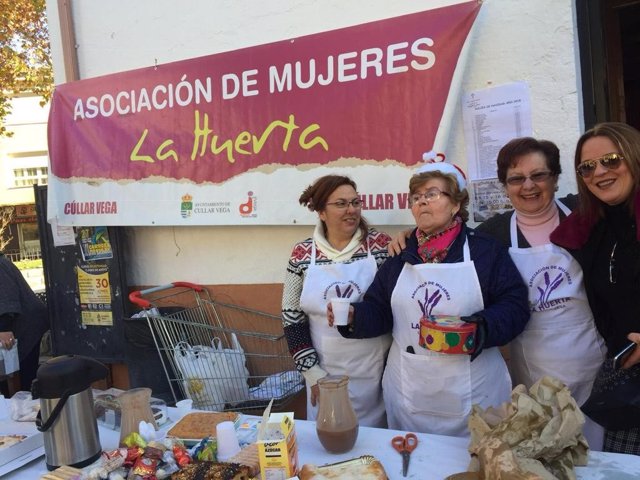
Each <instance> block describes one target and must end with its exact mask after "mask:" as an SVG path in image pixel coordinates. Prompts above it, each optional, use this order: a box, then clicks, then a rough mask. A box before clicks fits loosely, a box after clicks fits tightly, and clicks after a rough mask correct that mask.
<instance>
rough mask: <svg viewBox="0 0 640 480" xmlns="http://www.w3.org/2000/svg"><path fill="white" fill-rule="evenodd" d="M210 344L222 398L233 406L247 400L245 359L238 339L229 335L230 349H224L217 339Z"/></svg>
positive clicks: (247, 372)
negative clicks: (213, 352)
mask: <svg viewBox="0 0 640 480" xmlns="http://www.w3.org/2000/svg"><path fill="white" fill-rule="evenodd" d="M211 343H212V347H213V349H214V351H215V354H216V356H215V359H216V363H215V366H214V371H215V374H216V377H217V378H219V379H220V387H221V390H222V398H224V400H225V402H227V403H230V404H231V405H233V406H235V405H236V404H238V403H240V402H244V401H245V400H249V398H250V396H249V384H248V380H249V370H248V369H247V367H246V363H247V358H246V356H245V354H244V349H243V348H242V346H241V345H240V342H239V341H238V337H237V336H236V334H235V333H232V334H231V348H224V347H223V345H222V340H221V339H220V338H218V337H216V338H214V339H213V342H211Z"/></svg>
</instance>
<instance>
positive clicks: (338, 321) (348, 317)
mask: <svg viewBox="0 0 640 480" xmlns="http://www.w3.org/2000/svg"><path fill="white" fill-rule="evenodd" d="M327 320H328V321H329V326H330V327H333V326H334V325H338V326H342V325H349V324H351V323H352V322H353V307H352V306H351V302H350V301H349V299H348V298H340V297H337V298H332V299H331V301H330V302H329V303H328V304H327Z"/></svg>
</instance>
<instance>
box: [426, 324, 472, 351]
mask: <svg viewBox="0 0 640 480" xmlns="http://www.w3.org/2000/svg"><path fill="white" fill-rule="evenodd" d="M475 332H476V325H475V323H467V322H464V321H462V320H460V317H454V316H448V315H429V316H428V317H422V318H421V319H420V342H419V343H420V346H421V347H422V348H426V349H427V350H431V351H432V352H439V353H448V354H458V355H460V354H465V355H467V354H469V353H471V352H473V348H474V343H475Z"/></svg>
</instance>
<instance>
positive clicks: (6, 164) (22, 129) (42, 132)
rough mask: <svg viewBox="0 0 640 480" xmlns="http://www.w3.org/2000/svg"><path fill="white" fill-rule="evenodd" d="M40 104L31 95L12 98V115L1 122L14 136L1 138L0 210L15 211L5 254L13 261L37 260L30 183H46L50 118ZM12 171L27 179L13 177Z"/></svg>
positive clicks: (37, 248)
mask: <svg viewBox="0 0 640 480" xmlns="http://www.w3.org/2000/svg"><path fill="white" fill-rule="evenodd" d="M41 101H42V98H41V97H37V96H33V95H19V96H16V97H15V98H13V99H12V101H11V103H12V110H11V113H10V114H9V115H8V116H7V117H6V118H5V119H4V124H5V126H6V127H7V131H8V132H10V133H12V134H13V135H12V136H11V137H0V208H2V207H6V206H11V207H13V208H14V223H13V224H11V225H10V231H9V232H8V234H9V235H8V236H11V237H12V238H11V241H10V242H9V244H8V245H7V246H6V248H5V252H7V253H9V255H10V257H11V258H12V259H14V260H17V259H19V258H27V257H33V256H39V250H40V248H39V245H38V242H37V239H34V238H32V234H33V232H34V231H35V229H37V225H36V218H35V208H34V197H33V181H34V178H35V179H36V180H35V181H36V182H38V181H39V182H40V184H45V183H46V176H47V164H48V156H47V152H48V147H47V118H48V116H49V104H45V105H44V106H41V105H40V102H41ZM15 170H20V171H21V172H22V173H24V174H25V175H27V176H16V174H15ZM32 173H33V174H34V175H32V176H29V175H30V174H32ZM38 178H39V180H38ZM16 182H17V184H16ZM23 233H24V235H23ZM26 237H29V238H26ZM5 238H6V236H5Z"/></svg>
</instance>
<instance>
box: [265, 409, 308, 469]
mask: <svg viewBox="0 0 640 480" xmlns="http://www.w3.org/2000/svg"><path fill="white" fill-rule="evenodd" d="M257 443H258V453H259V456H260V478H261V479H262V480H284V479H286V478H289V477H293V476H294V475H295V474H296V473H297V471H298V444H297V440H296V429H295V423H294V419H293V412H286V413H272V414H271V415H270V416H269V420H268V421H267V423H266V425H261V428H260V430H259V432H258V442H257Z"/></svg>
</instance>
